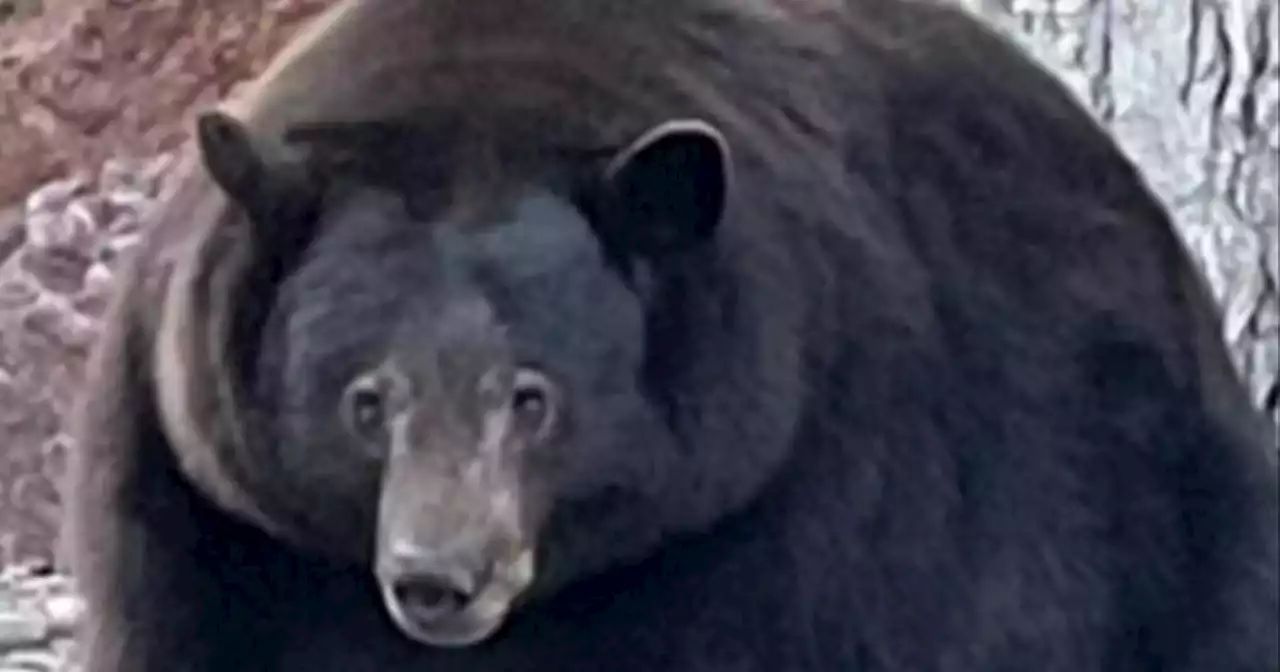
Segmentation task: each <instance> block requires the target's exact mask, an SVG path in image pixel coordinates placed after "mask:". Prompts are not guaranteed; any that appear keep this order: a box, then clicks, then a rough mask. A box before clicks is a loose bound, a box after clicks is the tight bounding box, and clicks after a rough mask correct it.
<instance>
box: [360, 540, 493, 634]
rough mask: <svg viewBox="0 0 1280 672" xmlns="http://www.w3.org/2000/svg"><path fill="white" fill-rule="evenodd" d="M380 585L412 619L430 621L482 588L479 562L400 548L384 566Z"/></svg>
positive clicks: (452, 610) (483, 572)
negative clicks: (381, 584)
mask: <svg viewBox="0 0 1280 672" xmlns="http://www.w3.org/2000/svg"><path fill="white" fill-rule="evenodd" d="M381 573H382V575H383V576H382V581H383V585H384V586H385V587H386V589H388V590H389V591H390V593H391V597H392V598H393V599H394V600H395V601H396V602H398V603H399V605H400V607H401V608H402V609H404V610H405V612H406V614H407V615H410V616H411V617H412V618H414V619H415V620H418V621H421V622H427V621H432V620H435V619H439V618H444V617H447V616H450V615H452V614H456V613H457V612H459V611H462V610H463V609H465V608H466V607H467V605H468V604H469V603H470V602H471V600H472V599H474V598H475V596H476V595H477V594H478V593H479V592H480V590H481V589H482V588H483V587H484V583H485V581H487V580H488V579H487V576H486V575H487V572H486V570H485V567H484V566H483V565H482V563H480V562H478V561H468V560H466V559H464V558H460V557H450V556H445V555H441V554H437V553H432V552H430V551H426V550H421V549H404V550H402V551H401V552H399V553H395V554H393V555H392V556H391V558H389V561H388V562H387V563H386V564H385V565H384V570H383V571H382V572H381Z"/></svg>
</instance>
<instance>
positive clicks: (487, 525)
mask: <svg viewBox="0 0 1280 672" xmlns="http://www.w3.org/2000/svg"><path fill="white" fill-rule="evenodd" d="M406 462H416V460H406ZM396 467H400V468H396ZM473 467H474V468H473V470H472V473H473V474H475V475H476V476H479V477H478V478H461V479H459V478H450V477H448V476H446V475H445V474H448V473H450V470H443V471H442V470H440V469H435V468H424V465H423V464H421V462H419V463H418V464H405V463H401V464H400V465H395V466H393V468H392V469H391V470H390V471H391V473H390V474H389V478H388V481H387V483H386V484H385V485H384V488H385V491H384V493H383V501H382V506H381V510H380V512H379V521H378V528H379V529H378V547H377V551H376V554H375V566H374V573H375V576H376V579H377V581H378V585H379V588H380V590H381V593H382V599H383V603H384V605H385V607H386V609H387V613H388V614H389V615H390V616H391V619H392V621H393V622H394V623H395V625H396V626H397V627H398V628H399V629H400V630H401V631H402V632H403V633H404V634H405V635H406V636H408V637H409V638H410V639H413V640H414V641H417V642H420V643H422V644H427V645H430V646H438V647H455V648H456V647H466V646H472V645H475V644H478V643H480V642H482V641H484V640H486V639H488V638H489V637H491V636H492V635H494V634H495V633H496V632H497V631H498V630H499V629H500V628H501V627H502V625H503V624H504V622H505V621H506V620H507V616H508V614H509V613H510V611H511V609H512V608H513V606H514V605H515V603H516V602H517V600H518V599H519V598H520V597H521V596H522V595H523V594H524V593H525V591H526V590H528V589H529V587H530V586H531V585H532V584H533V581H534V577H535V567H534V557H535V554H534V545H533V543H532V541H531V538H532V535H530V534H528V531H527V530H526V529H525V525H524V524H523V523H524V522H525V521H527V520H528V519H527V518H526V517H525V516H523V515H521V514H522V512H521V511H520V505H519V503H518V499H517V496H516V494H515V493H516V492H517V487H515V485H514V482H513V480H512V479H510V478H506V477H505V476H509V475H510V474H509V473H506V469H503V468H501V467H499V466H498V465H493V464H490V465H486V467H487V468H482V467H478V466H476V465H473ZM477 469H478V470H479V471H483V472H487V473H485V474H483V475H481V474H479V473H478V472H477V471H476V470H477ZM464 471H465V470H464ZM452 473H454V474H456V473H457V472H452Z"/></svg>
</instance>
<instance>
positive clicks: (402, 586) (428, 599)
mask: <svg viewBox="0 0 1280 672" xmlns="http://www.w3.org/2000/svg"><path fill="white" fill-rule="evenodd" d="M391 592H392V596H393V597H394V598H395V600H396V602H398V603H400V608H401V609H402V610H403V611H404V613H405V615H406V616H409V617H410V618H412V619H413V620H415V621H419V622H428V621H433V620H436V619H439V618H443V617H446V616H450V615H452V614H455V613H457V612H458V611H461V610H462V609H464V608H465V607H466V606H467V602H468V601H469V600H470V599H471V597H472V593H471V592H470V590H469V586H466V585H460V583H459V582H458V581H454V580H451V579H450V578H449V577H448V576H441V575H434V574H433V575H418V576H409V577H405V578H402V579H400V580H398V581H396V582H395V583H394V584H393V585H392V588H391Z"/></svg>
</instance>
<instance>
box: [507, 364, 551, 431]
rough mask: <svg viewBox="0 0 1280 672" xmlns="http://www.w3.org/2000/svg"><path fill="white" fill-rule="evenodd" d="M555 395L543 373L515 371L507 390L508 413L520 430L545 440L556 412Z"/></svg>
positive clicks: (527, 370)
mask: <svg viewBox="0 0 1280 672" xmlns="http://www.w3.org/2000/svg"><path fill="white" fill-rule="evenodd" d="M556 402H557V394H556V388H555V385H554V383H552V382H551V380H550V379H549V378H547V376H545V375H543V374H542V373H539V372H537V371H534V370H531V369H521V370H520V371H518V372H517V373H516V380H515V385H514V386H513V389H512V391H511V412H512V414H513V415H514V416H515V423H516V425H517V426H518V427H520V428H521V429H522V431H524V432H526V433H527V434H529V435H532V436H534V437H535V438H536V439H538V440H541V439H545V438H546V435H547V433H548V432H550V430H551V428H552V426H553V425H554V422H555V419H556V414H557V411H558V409H557V403H556Z"/></svg>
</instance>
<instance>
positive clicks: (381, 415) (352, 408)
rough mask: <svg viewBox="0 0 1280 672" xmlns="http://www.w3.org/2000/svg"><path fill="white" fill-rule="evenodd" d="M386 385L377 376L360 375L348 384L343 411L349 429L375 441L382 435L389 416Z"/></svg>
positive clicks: (362, 437) (363, 437) (368, 439)
mask: <svg viewBox="0 0 1280 672" xmlns="http://www.w3.org/2000/svg"><path fill="white" fill-rule="evenodd" d="M384 389H385V385H383V384H382V381H381V380H380V379H378V378H377V377H375V376H372V375H365V376H360V377H359V378H357V379H355V380H354V381H352V382H351V384H350V385H348V386H347V390H346V393H345V394H344V395H343V400H342V412H343V419H344V420H345V422H346V425H347V429H349V430H350V431H351V433H352V434H354V435H356V436H357V437H359V438H361V439H364V440H367V441H375V440H377V439H379V438H380V437H381V436H382V432H383V429H384V428H385V425H386V421H387V417H386V413H387V409H386V398H385V396H386V395H385V391H384Z"/></svg>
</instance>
